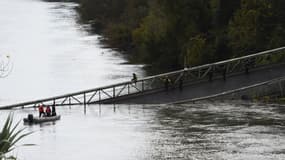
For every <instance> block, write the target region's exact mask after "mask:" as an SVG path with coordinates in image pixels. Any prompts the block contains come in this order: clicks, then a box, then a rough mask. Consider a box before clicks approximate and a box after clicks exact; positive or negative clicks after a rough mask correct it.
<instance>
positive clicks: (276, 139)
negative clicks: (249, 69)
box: [0, 103, 285, 160]
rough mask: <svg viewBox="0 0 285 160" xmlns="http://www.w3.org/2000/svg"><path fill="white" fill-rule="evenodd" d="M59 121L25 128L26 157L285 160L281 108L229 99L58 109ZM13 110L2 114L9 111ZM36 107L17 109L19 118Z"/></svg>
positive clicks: (23, 152) (21, 154)
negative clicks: (26, 132)
mask: <svg viewBox="0 0 285 160" xmlns="http://www.w3.org/2000/svg"><path fill="white" fill-rule="evenodd" d="M58 112H59V113H60V114H61V115H62V119H61V120H60V121H57V122H55V123H45V124H43V125H32V126H26V127H27V129H28V130H29V131H34V132H35V133H34V134H33V135H32V136H30V137H27V138H26V139H25V140H24V141H23V142H22V143H34V144H37V146H32V147H21V148H19V149H17V150H16V153H17V154H18V155H19V157H21V159H29V160H36V159H43V160H45V159H47V160H48V159H61V160H65V159H66V160H67V159H68V160H70V159H71V160H73V159H74V160H75V159H104V160H113V159H114V158H115V159H119V160H120V159H121V160H126V159H130V160H133V159H137V160H145V159H157V160H160V159H171V160H186V159H187V160H188V159H190V160H191V159H193V160H194V159H199V160H200V159H203V160H204V159H206V160H208V159H209V160H210V159H237V160H244V159H248V160H268V159H274V160H275V159H277V160H278V159H280V160H281V159H285V134H284V133H285V132H284V131H285V128H284V125H285V124H284V123H285V116H284V108H283V107H280V106H260V105H238V104H228V103H216V104H195V105H193V104H191V105H166V106H163V105H161V106H141V105H132V106H127V105H120V106H112V105H102V106H88V107H87V108H86V114H84V108H83V107H82V106H72V107H63V108H58ZM7 113H8V111H5V113H3V112H2V111H1V113H0V116H1V117H3V115H4V114H5V115H6V114H7ZM28 113H34V114H37V112H36V111H34V110H18V111H15V116H16V119H21V118H23V117H25V116H26V115H27V114H28Z"/></svg>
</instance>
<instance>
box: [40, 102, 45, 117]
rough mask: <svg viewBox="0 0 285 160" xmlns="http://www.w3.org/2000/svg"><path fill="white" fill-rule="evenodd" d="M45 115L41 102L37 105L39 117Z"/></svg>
mask: <svg viewBox="0 0 285 160" xmlns="http://www.w3.org/2000/svg"><path fill="white" fill-rule="evenodd" d="M42 115H45V112H44V106H43V105H42V104H40V105H39V117H41V116H42Z"/></svg>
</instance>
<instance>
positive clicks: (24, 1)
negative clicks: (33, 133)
mask: <svg viewBox="0 0 285 160" xmlns="http://www.w3.org/2000/svg"><path fill="white" fill-rule="evenodd" d="M74 7H76V4H74V3H59V2H44V1H40V0H9V1H6V0H0V23H1V25H0V37H1V38H0V55H9V56H10V59H11V62H12V64H13V68H12V71H11V73H10V75H9V76H8V77H6V78H0V88H1V89H0V95H1V96H0V105H1V104H2V105H4V104H11V103H17V102H23V101H28V100H34V99H39V98H46V97H50V96H56V95H61V94H65V93H70V92H76V91H81V90H85V89H91V88H95V87H101V86H104V85H108V84H113V83H116V82H122V81H126V80H130V79H131V78H132V77H131V76H132V73H133V72H134V73H137V75H138V77H142V76H143V75H144V71H143V70H142V67H143V66H142V65H131V64H127V63H126V62H127V61H126V59H125V58H124V57H123V56H122V55H120V54H119V53H117V52H116V51H114V50H112V49H108V48H104V46H103V45H102V44H100V43H99V40H98V38H99V36H97V35H91V34H89V33H88V32H86V30H87V29H88V26H86V25H80V24H78V23H77V22H76V21H77V14H76V12H75V10H74Z"/></svg>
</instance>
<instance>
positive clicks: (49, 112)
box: [46, 106, 51, 117]
mask: <svg viewBox="0 0 285 160" xmlns="http://www.w3.org/2000/svg"><path fill="white" fill-rule="evenodd" d="M46 114H47V117H50V116H51V109H50V107H49V106H47V107H46Z"/></svg>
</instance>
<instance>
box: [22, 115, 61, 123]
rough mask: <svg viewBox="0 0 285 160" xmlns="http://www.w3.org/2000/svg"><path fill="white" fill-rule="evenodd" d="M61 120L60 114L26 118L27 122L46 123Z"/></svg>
mask: <svg viewBox="0 0 285 160" xmlns="http://www.w3.org/2000/svg"><path fill="white" fill-rule="evenodd" d="M57 120H60V115H57V116H51V117H33V119H29V118H24V122H25V123H44V122H53V121H57Z"/></svg>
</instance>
